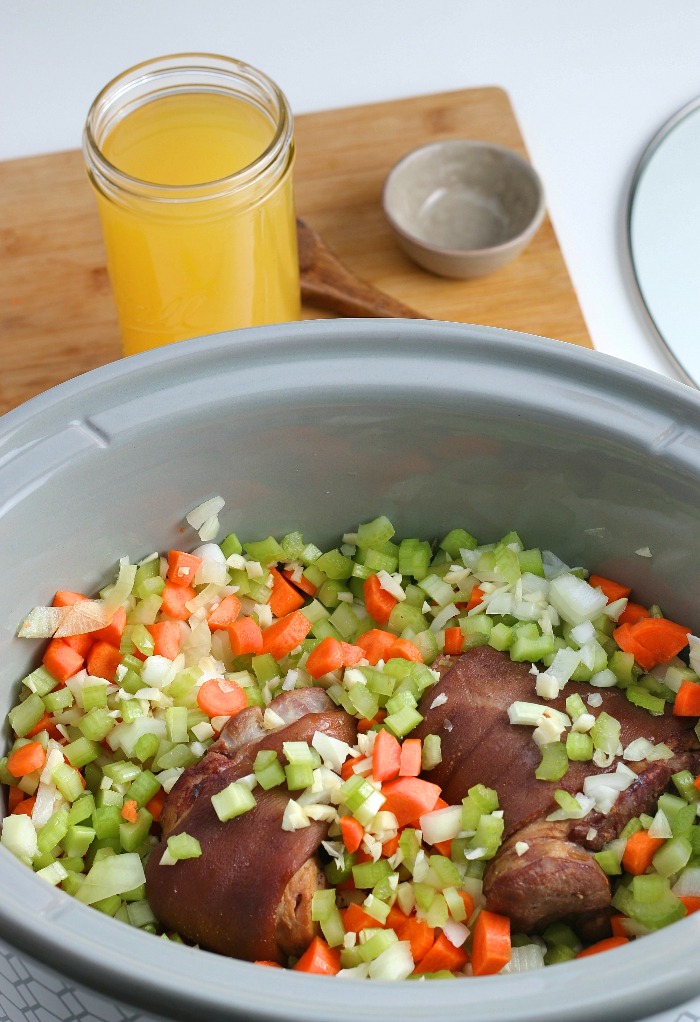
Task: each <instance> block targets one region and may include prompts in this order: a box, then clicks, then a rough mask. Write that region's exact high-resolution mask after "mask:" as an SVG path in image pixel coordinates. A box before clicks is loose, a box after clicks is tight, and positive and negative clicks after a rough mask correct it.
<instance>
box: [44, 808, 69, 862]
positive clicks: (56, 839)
mask: <svg viewBox="0 0 700 1022" xmlns="http://www.w3.org/2000/svg"><path fill="white" fill-rule="evenodd" d="M67 833H68V810H67V809H57V810H56V812H55V813H53V814H52V815H51V816H50V817H49V819H48V820H47V822H46V823H45V824H44V826H43V827H42V828H41V830H40V831H39V834H38V837H37V850H38V851H39V852H40V853H46V852H51V851H52V850H53V849H54V848H55V847H56V845H58V844H60V843H61V841H63V839H64V837H65V836H66V834H67Z"/></svg>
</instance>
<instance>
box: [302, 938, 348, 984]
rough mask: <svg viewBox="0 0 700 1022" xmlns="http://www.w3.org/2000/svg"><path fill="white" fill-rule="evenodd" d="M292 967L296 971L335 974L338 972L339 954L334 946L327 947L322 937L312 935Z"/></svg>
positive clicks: (324, 974) (322, 974) (325, 974)
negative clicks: (312, 937) (311, 938)
mask: <svg viewBox="0 0 700 1022" xmlns="http://www.w3.org/2000/svg"><path fill="white" fill-rule="evenodd" d="M294 968H295V969H296V971H297V972H312V973H315V974H316V975H320V976H335V975H336V973H338V972H340V954H339V952H338V951H337V950H336V949H335V948H332V947H329V946H328V944H326V942H325V940H323V938H322V937H314V939H313V940H312V941H311V943H310V944H309V946H308V947H307V949H306V951H305V952H304V954H303V955H302V956H301V958H300V959H299V961H298V962H297V964H296V965H295V966H294Z"/></svg>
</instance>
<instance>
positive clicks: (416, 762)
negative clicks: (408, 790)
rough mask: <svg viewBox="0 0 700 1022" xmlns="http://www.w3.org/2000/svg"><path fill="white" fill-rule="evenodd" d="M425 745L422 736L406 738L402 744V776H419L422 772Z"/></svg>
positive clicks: (400, 766)
mask: <svg viewBox="0 0 700 1022" xmlns="http://www.w3.org/2000/svg"><path fill="white" fill-rule="evenodd" d="M422 754H423V745H422V742H421V740H420V738H405V739H404V741H403V743H402V745H401V762H400V763H399V776H400V777H417V776H418V774H419V773H420V766H421V756H422Z"/></svg>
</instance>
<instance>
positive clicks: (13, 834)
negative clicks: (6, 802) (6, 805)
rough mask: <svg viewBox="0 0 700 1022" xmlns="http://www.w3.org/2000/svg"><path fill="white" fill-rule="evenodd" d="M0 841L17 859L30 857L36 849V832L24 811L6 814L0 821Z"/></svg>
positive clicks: (34, 853)
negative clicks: (0, 829) (0, 827)
mask: <svg viewBox="0 0 700 1022" xmlns="http://www.w3.org/2000/svg"><path fill="white" fill-rule="evenodd" d="M0 843H1V844H2V846H3V848H7V850H8V852H12V854H13V855H16V856H17V858H19V859H28V860H29V859H32V858H33V857H34V856H35V855H36V851H37V833H36V830H35V829H34V824H33V823H32V821H31V820H30V819H29V817H28V816H27V815H26V814H25V813H16V814H15V815H14V816H6V817H5V819H4V820H3V821H2V838H0Z"/></svg>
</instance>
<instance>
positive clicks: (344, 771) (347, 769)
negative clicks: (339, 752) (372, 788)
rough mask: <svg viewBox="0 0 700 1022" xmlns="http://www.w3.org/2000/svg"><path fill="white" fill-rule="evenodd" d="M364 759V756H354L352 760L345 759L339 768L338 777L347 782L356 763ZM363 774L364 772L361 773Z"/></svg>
mask: <svg viewBox="0 0 700 1022" xmlns="http://www.w3.org/2000/svg"><path fill="white" fill-rule="evenodd" d="M365 758H366V757H365V756H354V757H353V758H352V759H346V760H345V762H344V763H343V765H342V767H341V768H340V776H341V777H342V778H343V780H344V781H347V779H348V778H349V777H352V775H353V774H354V772H355V771H354V770H353V767H354V766H355V764H356V763H361V762H362V761H363V760H364V759H365ZM363 772H364V771H363ZM368 772H369V771H368Z"/></svg>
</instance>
